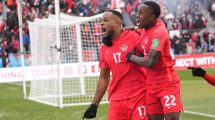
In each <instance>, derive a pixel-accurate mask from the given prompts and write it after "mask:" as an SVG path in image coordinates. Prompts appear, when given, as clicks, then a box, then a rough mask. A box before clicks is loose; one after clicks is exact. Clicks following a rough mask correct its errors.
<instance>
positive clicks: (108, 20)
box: [101, 12, 115, 38]
mask: <svg viewBox="0 0 215 120" xmlns="http://www.w3.org/2000/svg"><path fill="white" fill-rule="evenodd" d="M114 20H115V19H113V14H112V13H111V12H105V13H104V15H103V16H102V21H101V29H102V35H103V37H109V38H110V37H111V35H112V33H113V32H114V28H115V26H114V23H115V22H114Z"/></svg>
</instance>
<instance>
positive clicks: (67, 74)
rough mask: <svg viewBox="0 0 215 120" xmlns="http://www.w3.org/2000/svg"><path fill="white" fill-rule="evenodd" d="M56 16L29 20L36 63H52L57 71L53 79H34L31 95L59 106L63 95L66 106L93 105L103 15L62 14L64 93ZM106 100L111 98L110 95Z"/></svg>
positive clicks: (30, 96) (104, 99)
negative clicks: (58, 52) (59, 60)
mask: <svg viewBox="0 0 215 120" xmlns="http://www.w3.org/2000/svg"><path fill="white" fill-rule="evenodd" d="M54 19H55V16H54V15H51V16H50V17H49V18H48V19H45V20H36V21H35V22H33V23H29V28H30V37H31V41H32V42H31V43H32V46H31V51H32V64H33V65H43V66H44V65H45V67H44V69H45V68H46V67H47V68H48V67H50V66H52V71H54V72H53V76H51V79H41V80H33V81H31V86H30V94H29V98H30V99H33V100H36V101H39V102H42V103H46V104H50V105H55V106H57V105H59V100H58V99H59V97H63V105H64V106H70V105H82V104H89V103H90V102H91V101H92V99H93V96H94V94H95V90H96V85H97V80H98V76H99V74H98V51H99V47H100V45H101V36H100V35H101V31H100V20H101V15H97V16H93V17H85V18H80V17H72V16H66V15H61V25H60V44H61V64H62V65H61V71H62V72H61V80H62V96H59V85H58V83H59V82H58V79H57V78H58V73H57V69H59V68H58V67H57V63H58V58H57V50H56V48H55V46H56V29H55V27H56V26H55V20H54ZM47 65H49V66H47ZM53 65H54V66H53ZM80 66H82V67H80ZM93 67H94V68H93ZM49 69H50V68H49ZM86 71H89V72H86ZM54 73H55V75H54ZM94 73H95V74H94ZM103 101H107V95H106V94H105V96H104V98H103Z"/></svg>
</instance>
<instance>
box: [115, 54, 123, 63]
mask: <svg viewBox="0 0 215 120" xmlns="http://www.w3.org/2000/svg"><path fill="white" fill-rule="evenodd" d="M120 56H121V52H118V53H113V58H114V61H115V63H119V62H121V59H120Z"/></svg>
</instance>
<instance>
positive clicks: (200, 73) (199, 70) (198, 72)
mask: <svg viewBox="0 0 215 120" xmlns="http://www.w3.org/2000/svg"><path fill="white" fill-rule="evenodd" d="M188 69H192V74H193V76H199V77H204V76H205V73H206V72H205V70H203V69H202V68H201V67H188Z"/></svg>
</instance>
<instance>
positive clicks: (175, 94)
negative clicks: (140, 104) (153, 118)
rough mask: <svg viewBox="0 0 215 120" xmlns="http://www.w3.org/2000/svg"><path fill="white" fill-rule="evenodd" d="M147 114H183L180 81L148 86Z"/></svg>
mask: <svg viewBox="0 0 215 120" xmlns="http://www.w3.org/2000/svg"><path fill="white" fill-rule="evenodd" d="M147 86H148V87H147V94H146V106H147V114H168V113H172V112H182V111H183V105H182V102H181V98H180V81H172V82H168V83H157V84H152V85H147Z"/></svg>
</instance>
